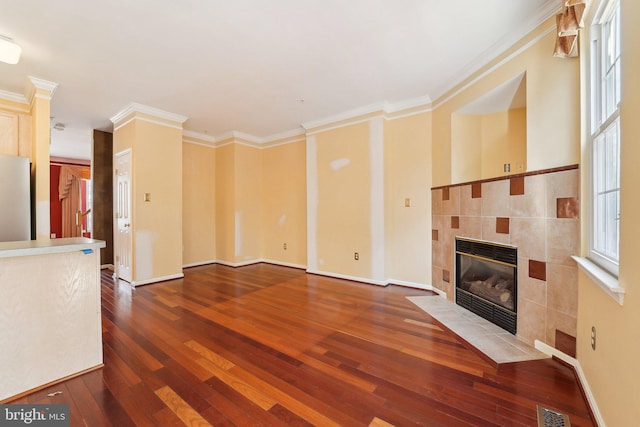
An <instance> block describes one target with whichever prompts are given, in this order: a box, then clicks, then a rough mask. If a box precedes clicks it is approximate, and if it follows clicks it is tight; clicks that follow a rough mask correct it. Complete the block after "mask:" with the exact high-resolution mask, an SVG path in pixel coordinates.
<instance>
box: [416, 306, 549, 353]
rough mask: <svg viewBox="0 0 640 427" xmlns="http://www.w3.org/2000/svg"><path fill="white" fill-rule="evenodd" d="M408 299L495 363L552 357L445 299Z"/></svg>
mask: <svg viewBox="0 0 640 427" xmlns="http://www.w3.org/2000/svg"><path fill="white" fill-rule="evenodd" d="M407 298H408V299H409V301H411V302H412V303H414V304H415V305H417V306H418V307H419V308H420V309H422V310H423V311H425V312H426V313H427V314H428V315H430V316H431V317H433V318H434V319H436V320H437V321H438V322H440V323H441V324H442V325H444V326H445V327H446V328H447V329H449V330H451V331H452V332H453V333H455V334H456V335H458V336H459V337H460V338H462V339H463V340H464V341H466V342H467V343H468V344H470V345H472V346H473V347H475V348H476V349H477V350H478V351H480V352H481V353H483V354H484V355H486V356H487V357H489V358H490V359H491V360H493V361H494V362H495V363H498V364H500V363H511V362H523V361H526V360H536V359H547V358H549V356H548V355H546V354H544V353H542V352H541V351H538V350H536V349H535V348H533V347H531V346H530V345H528V344H527V343H525V342H523V341H521V340H519V339H518V338H517V337H516V336H514V335H511V334H510V333H509V332H507V331H505V330H504V329H502V328H500V327H499V326H496V325H494V324H493V323H491V322H489V321H488V320H485V319H483V318H482V317H479V316H477V315H475V314H474V313H472V312H470V311H468V310H466V309H464V308H462V307H460V306H458V305H456V304H454V303H452V302H451V301H448V300H447V299H445V298H442V297H439V296H421V297H407Z"/></svg>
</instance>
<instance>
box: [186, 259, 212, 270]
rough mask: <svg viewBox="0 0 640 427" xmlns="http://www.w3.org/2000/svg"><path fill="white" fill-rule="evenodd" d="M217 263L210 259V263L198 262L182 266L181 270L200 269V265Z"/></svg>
mask: <svg viewBox="0 0 640 427" xmlns="http://www.w3.org/2000/svg"><path fill="white" fill-rule="evenodd" d="M217 262H218V261H216V260H215V259H212V260H210V261H199V262H192V263H191V264H184V265H183V266H182V268H189V267H200V266H201V265H209V264H215V263H217Z"/></svg>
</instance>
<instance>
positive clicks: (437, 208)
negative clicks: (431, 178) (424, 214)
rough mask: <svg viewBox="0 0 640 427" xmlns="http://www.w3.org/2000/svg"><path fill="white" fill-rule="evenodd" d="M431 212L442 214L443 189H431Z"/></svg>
mask: <svg viewBox="0 0 640 427" xmlns="http://www.w3.org/2000/svg"><path fill="white" fill-rule="evenodd" d="M431 213H432V214H433V215H442V189H441V188H440V189H438V190H431Z"/></svg>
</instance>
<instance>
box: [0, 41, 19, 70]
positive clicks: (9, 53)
mask: <svg viewBox="0 0 640 427" xmlns="http://www.w3.org/2000/svg"><path fill="white" fill-rule="evenodd" d="M20 53H22V48H21V47H20V46H18V45H17V44H15V43H14V41H13V40H12V39H10V38H9V37H5V36H3V35H0V61H2V62H6V63H7V64H17V63H18V61H19V60H20Z"/></svg>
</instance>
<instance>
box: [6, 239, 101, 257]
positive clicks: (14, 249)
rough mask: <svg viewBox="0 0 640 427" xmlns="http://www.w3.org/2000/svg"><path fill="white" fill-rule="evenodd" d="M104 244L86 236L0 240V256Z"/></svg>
mask: <svg viewBox="0 0 640 427" xmlns="http://www.w3.org/2000/svg"><path fill="white" fill-rule="evenodd" d="M105 246H106V243H105V242H104V241H103V240H95V239H88V238H86V237H69V238H64V239H51V240H23V241H19V242H0V258H11V257H19V256H29V255H46V254H56V253H61V252H74V251H84V250H97V249H100V248H104V247H105Z"/></svg>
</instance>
